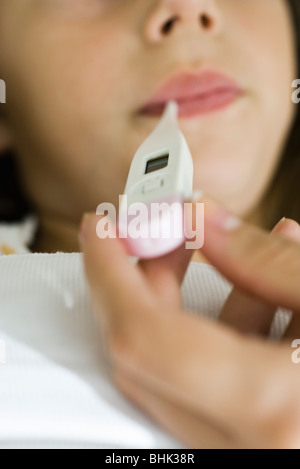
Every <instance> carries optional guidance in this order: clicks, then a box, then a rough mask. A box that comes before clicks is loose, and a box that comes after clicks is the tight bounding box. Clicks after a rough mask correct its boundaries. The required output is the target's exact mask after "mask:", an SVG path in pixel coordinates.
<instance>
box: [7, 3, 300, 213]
mask: <svg viewBox="0 0 300 469" xmlns="http://www.w3.org/2000/svg"><path fill="white" fill-rule="evenodd" d="M203 13H204V14H206V16H207V17H208V18H209V21H207V22H203V23H201V22H200V20H199V18H200V15H201V14H203ZM173 17H177V18H178V21H177V22H176V23H174V25H173V28H170V30H169V32H168V33H166V34H164V33H163V32H162V28H163V26H164V24H165V23H166V22H167V21H168V20H170V19H172V18H173ZM0 44H1V47H0V64H1V69H0V75H1V78H3V79H5V80H6V82H7V101H8V104H7V105H6V107H5V110H6V112H7V115H8V122H9V125H10V128H11V129H12V131H13V136H14V139H15V146H16V148H17V150H18V154H19V157H20V162H21V167H22V174H23V179H24V181H25V185H26V189H27V191H28V193H29V194H30V196H31V198H32V199H33V200H34V202H35V204H36V206H37V207H38V208H39V209H40V211H41V212H42V211H48V212H49V213H55V214H56V215H62V216H63V217H67V218H68V217H69V219H70V220H72V221H78V220H79V218H80V216H81V214H82V212H83V211H86V210H94V209H95V207H96V206H97V204H98V203H100V202H103V201H106V202H114V203H117V200H118V195H119V194H121V193H122V192H123V189H124V185H125V182H126V178H127V174H128V170H129V167H130V163H131V160H132V157H133V155H134V153H135V151H136V149H137V147H138V146H139V145H140V144H141V142H142V140H143V139H144V138H145V137H146V136H147V134H149V133H150V131H152V129H153V128H154V126H155V125H156V123H157V121H158V117H156V118H154V117H150V116H145V115H142V114H141V113H140V112H139V110H140V109H141V108H142V107H143V106H144V105H145V104H146V103H147V102H148V101H149V100H150V98H151V97H152V96H153V94H154V93H155V92H156V91H157V90H158V89H159V88H160V87H161V86H162V84H164V83H165V82H166V80H167V79H169V78H170V77H172V76H174V75H177V74H178V73H179V72H181V71H198V72H199V71H201V70H202V69H211V68H213V69H214V70H219V71H221V72H223V73H225V74H227V75H229V76H230V77H233V79H234V80H235V81H236V82H237V83H238V85H239V86H240V87H241V88H242V90H243V94H242V96H241V97H240V98H238V99H236V100H235V101H234V102H233V103H231V105H229V106H227V107H226V108H225V109H223V110H221V111H218V112H210V113H207V114H205V115H200V116H199V115H198V116H196V117H194V118H186V117H185V118H181V120H180V124H181V128H182V130H183V132H184V133H185V136H186V138H187V141H188V143H189V145H190V148H191V151H192V155H193V158H194V162H195V188H201V189H203V190H204V191H207V192H208V193H210V194H212V195H214V196H216V197H218V198H220V199H222V200H223V202H225V203H226V204H227V205H228V206H229V207H230V208H232V209H234V210H236V211H237V212H239V213H240V214H244V215H246V214H247V212H248V211H250V210H252V209H254V208H255V206H256V205H257V204H258V203H259V201H260V199H261V197H262V193H263V191H264V190H265V189H266V187H267V185H268V183H269V181H270V178H271V176H272V174H273V172H274V170H275V167H276V163H277V162H278V159H279V157H280V150H281V149H282V145H283V143H284V140H285V138H286V136H287V132H288V130H289V128H290V126H291V122H292V119H293V113H294V111H293V105H292V102H291V92H292V89H291V82H292V80H293V79H294V78H295V75H296V63H295V50H294V37H293V29H292V22H291V18H290V16H289V10H288V6H287V4H286V2H285V1H284V0H243V1H240V0H202V1H201V0H184V1H182V0H0Z"/></svg>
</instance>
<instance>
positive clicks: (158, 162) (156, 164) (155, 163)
mask: <svg viewBox="0 0 300 469" xmlns="http://www.w3.org/2000/svg"><path fill="white" fill-rule="evenodd" d="M169 156H170V155H163V156H160V157H159V158H155V159H153V160H150V161H148V162H147V167H146V174H149V173H153V172H154V171H158V170H159V169H163V168H166V167H167V166H168V164H169Z"/></svg>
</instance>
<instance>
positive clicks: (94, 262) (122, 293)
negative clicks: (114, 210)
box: [80, 214, 154, 325]
mask: <svg viewBox="0 0 300 469" xmlns="http://www.w3.org/2000/svg"><path fill="white" fill-rule="evenodd" d="M100 219H101V217H99V216H97V215H93V214H91V215H86V216H85V217H84V220H83V222H82V227H81V235H80V242H81V246H82V251H83V258H84V264H85V270H86V274H87V277H88V281H89V285H90V288H91V292H92V298H93V301H94V302H95V303H96V305H98V306H100V309H101V310H102V311H103V313H105V312H107V311H109V312H110V316H109V318H107V319H109V320H110V322H113V323H114V324H116V325H117V324H121V320H122V319H123V318H124V320H125V318H126V320H127V321H129V322H130V320H133V314H134V313H135V312H136V311H141V312H142V311H143V310H145V309H146V307H147V305H149V304H152V303H153V302H154V297H153V294H152V293H151V290H150V289H149V287H148V285H147V282H146V281H145V279H144V277H143V276H142V275H140V272H139V271H138V270H137V269H136V266H135V265H134V264H133V263H132V261H131V260H130V258H129V256H128V253H127V251H126V248H125V246H124V245H123V244H122V242H121V241H120V240H119V239H117V238H114V237H112V236H109V237H107V238H106V239H99V237H98V236H97V224H98V222H99V220H100ZM110 229H111V235H114V233H113V226H111V227H110Z"/></svg>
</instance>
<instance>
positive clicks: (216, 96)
mask: <svg viewBox="0 0 300 469" xmlns="http://www.w3.org/2000/svg"><path fill="white" fill-rule="evenodd" d="M241 94H242V89H241V87H240V86H239V85H238V84H237V83H236V82H235V81H234V80H232V79H231V78H229V77H227V76H226V75H224V74H222V73H219V72H214V71H206V72H202V73H200V74H192V73H184V74H179V75H177V76H175V77H173V78H171V79H170V80H169V81H168V82H167V83H166V84H165V85H164V86H163V87H162V88H161V89H160V90H159V91H158V92H157V93H156V94H155V95H154V96H153V98H152V99H151V100H150V101H149V102H148V103H147V104H146V105H145V106H143V107H142V108H141V110H140V114H142V115H146V116H153V117H156V116H160V115H161V114H162V113H163V111H164V109H165V106H166V104H167V102H169V101H177V103H178V105H179V117H195V116H197V115H201V114H207V113H210V112H213V111H217V110H221V109H223V108H225V107H227V106H229V105H230V104H231V103H232V102H233V101H235V100H236V99H237V98H238V97H239V96H241Z"/></svg>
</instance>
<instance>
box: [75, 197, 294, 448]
mask: <svg viewBox="0 0 300 469" xmlns="http://www.w3.org/2000/svg"><path fill="white" fill-rule="evenodd" d="M201 202H204V203H205V244H204V247H203V249H202V252H203V254H204V255H205V256H206V257H207V259H208V260H209V261H210V262H211V263H212V264H213V265H215V266H216V267H217V268H218V269H219V270H220V272H221V273H222V274H223V275H225V276H226V277H227V278H228V279H229V281H231V282H232V283H233V284H235V285H236V289H235V290H234V291H233V293H232V295H231V296H230V298H229V300H228V302H227V304H226V305H225V307H224V310H223V314H222V318H223V320H224V321H225V322H226V323H227V324H222V323H214V322H212V321H210V320H208V319H205V318H196V317H195V316H193V315H192V314H191V315H190V314H186V313H183V312H182V310H181V305H180V286H181V282H182V280H183V277H184V275H185V272H186V269H187V267H188V264H189V262H190V259H191V256H192V254H193V253H192V252H191V251H185V250H184V248H180V249H179V250H178V251H176V252H175V253H172V254H170V255H168V256H165V257H164V258H160V259H156V260H152V261H147V262H141V263H139V264H138V265H133V264H132V262H131V261H130V259H129V258H128V255H127V253H126V251H125V248H124V247H123V245H122V243H121V241H120V240H117V239H105V240H99V239H98V238H97V236H96V224H97V221H98V219H99V217H96V216H94V215H91V216H87V217H86V218H85V220H84V223H83V226H82V238H81V240H82V247H83V251H84V259H85V265H86V272H87V276H88V280H89V284H90V288H91V294H92V298H93V302H94V306H95V311H96V313H97V314H98V315H99V317H100V318H101V320H102V321H103V327H104V328H105V331H106V335H107V341H108V346H109V350H110V357H111V360H112V364H113V370H114V371H113V373H114V378H115V380H116V383H117V385H118V386H119V388H120V389H121V390H122V391H123V392H124V394H125V395H126V396H127V397H129V398H130V399H131V400H132V401H133V402H135V403H136V404H137V405H138V406H140V407H141V408H142V409H143V410H144V411H145V412H147V413H148V414H149V415H150V416H151V417H152V418H153V419H155V420H156V421H157V422H158V423H159V424H161V425H162V426H163V427H164V428H165V429H167V430H169V431H170V432H172V433H173V434H174V436H176V437H177V438H179V439H180V440H181V441H183V442H184V444H186V445H187V446H189V447H196V448H200V447H204V448H232V447H233V448H246V447H247V448H248V447H249V448H251V447H252V448H266V447H268V448H270V447H275V448H278V447H280V448H294V447H299V446H300V398H299V391H298V390H299V385H300V376H299V372H298V368H297V366H295V365H294V364H293V363H292V361H291V353H292V349H291V346H290V342H286V343H285V342H284V341H283V342H282V343H271V342H268V341H265V340H264V339H263V337H262V338H259V337H258V334H265V333H266V331H267V329H268V327H269V325H270V322H271V319H272V317H273V313H274V311H275V309H276V307H277V306H278V305H280V306H282V307H286V308H288V309H292V310H293V311H295V318H297V317H298V315H299V313H300V289H299V281H300V246H299V245H298V242H297V241H299V239H300V235H299V233H300V227H299V226H298V225H297V224H296V223H295V222H293V221H290V220H288V221H287V222H286V223H284V224H283V225H282V226H278V227H277V228H276V230H275V231H277V233H272V234H268V233H265V232H264V231H263V230H261V229H258V228H254V227H252V226H249V225H247V224H244V223H242V222H241V223H240V224H238V223H236V220H235V219H234V218H232V215H231V214H228V213H227V211H225V209H223V208H222V207H221V206H220V205H219V204H217V203H216V202H215V201H213V200H211V199H210V198H208V197H206V198H205V199H204V200H201ZM283 226H284V227H285V228H283ZM226 227H227V228H229V227H231V228H233V229H232V230H230V231H228V229H226ZM278 231H281V232H282V233H283V234H279V233H278ZM283 235H284V236H283ZM286 236H288V237H289V238H293V241H292V240H288V239H286ZM239 308H243V310H242V312H241V310H240V309H239ZM257 313H259V314H257ZM253 318H254V319H253ZM262 318H263V319H262ZM245 323H248V326H247V327H245V325H244V324H245ZM229 325H230V326H229ZM232 325H236V326H237V329H238V331H237V330H235V329H234V328H233V327H231V326H232ZM293 328H294V330H295V333H296V332H297V331H298V330H299V329H298V321H297V320H296V319H295V320H294V322H293V324H292V325H291V327H290V332H291V331H292V330H293ZM240 331H242V332H246V333H248V332H250V333H251V334H253V333H255V334H256V336H254V335H249V334H247V335H246V334H242V333H241V332H240ZM299 332H300V331H299ZM294 338H297V336H295V337H294Z"/></svg>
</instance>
